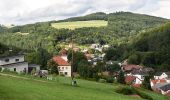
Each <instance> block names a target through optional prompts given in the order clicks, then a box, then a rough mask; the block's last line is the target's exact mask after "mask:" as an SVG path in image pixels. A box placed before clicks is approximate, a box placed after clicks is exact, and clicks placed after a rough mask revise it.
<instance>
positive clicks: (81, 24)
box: [51, 20, 108, 30]
mask: <svg viewBox="0 0 170 100" xmlns="http://www.w3.org/2000/svg"><path fill="white" fill-rule="evenodd" d="M107 24H108V22H107V21H104V20H92V21H74V22H59V23H52V24H51V25H52V27H55V28H57V29H62V28H64V29H71V30H74V29H76V28H83V27H105V26H107Z"/></svg>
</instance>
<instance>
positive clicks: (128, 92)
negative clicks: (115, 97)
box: [116, 87, 135, 95]
mask: <svg viewBox="0 0 170 100" xmlns="http://www.w3.org/2000/svg"><path fill="white" fill-rule="evenodd" d="M116 92H117V93H120V94H124V95H132V94H135V92H134V90H133V89H132V88H131V87H120V88H118V89H116Z"/></svg>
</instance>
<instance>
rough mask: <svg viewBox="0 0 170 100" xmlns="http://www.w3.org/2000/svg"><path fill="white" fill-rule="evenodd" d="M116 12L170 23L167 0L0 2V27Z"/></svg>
mask: <svg viewBox="0 0 170 100" xmlns="http://www.w3.org/2000/svg"><path fill="white" fill-rule="evenodd" d="M116 11H130V12H135V13H142V14H148V15H154V16H159V17H164V18H169V19H170V0H0V24H27V23H34V22H39V21H49V20H58V19H64V18H68V17H73V16H82V15H86V14H89V13H94V12H106V13H110V12H116Z"/></svg>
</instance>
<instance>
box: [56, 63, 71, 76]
mask: <svg viewBox="0 0 170 100" xmlns="http://www.w3.org/2000/svg"><path fill="white" fill-rule="evenodd" d="M58 69H59V74H60V75H61V74H63V75H65V72H67V75H65V76H67V77H71V66H58Z"/></svg>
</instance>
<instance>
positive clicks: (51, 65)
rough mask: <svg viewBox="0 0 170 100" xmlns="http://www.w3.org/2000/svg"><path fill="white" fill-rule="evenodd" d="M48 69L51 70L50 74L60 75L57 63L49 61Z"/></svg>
mask: <svg viewBox="0 0 170 100" xmlns="http://www.w3.org/2000/svg"><path fill="white" fill-rule="evenodd" d="M47 69H48V70H49V72H50V74H57V75H58V73H59V72H58V65H57V64H56V62H55V61H53V60H49V61H48V63H47Z"/></svg>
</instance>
